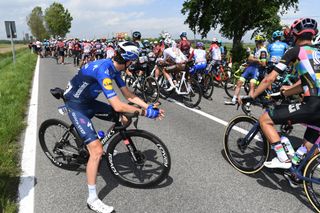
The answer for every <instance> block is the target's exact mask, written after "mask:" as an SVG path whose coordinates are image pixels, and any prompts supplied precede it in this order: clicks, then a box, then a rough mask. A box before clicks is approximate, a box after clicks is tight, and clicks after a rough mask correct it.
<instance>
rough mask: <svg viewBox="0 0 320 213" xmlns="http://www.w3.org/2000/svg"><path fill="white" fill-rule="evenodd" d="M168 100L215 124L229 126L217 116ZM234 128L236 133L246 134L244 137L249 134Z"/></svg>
mask: <svg viewBox="0 0 320 213" xmlns="http://www.w3.org/2000/svg"><path fill="white" fill-rule="evenodd" d="M167 100H168V101H170V102H173V103H175V104H177V105H179V106H182V107H184V108H186V109H188V110H191V111H193V112H195V113H198V114H200V115H202V116H204V117H206V118H209V119H210V120H213V121H215V122H217V123H219V124H222V125H223V126H228V122H227V121H224V120H222V119H220V118H217V117H215V116H213V115H210V114H208V113H206V112H203V111H201V110H198V109H193V108H189V107H186V106H185V105H184V104H182V103H180V102H178V101H176V100H174V99H172V98H168V99H167ZM232 128H233V129H234V130H236V131H238V132H240V133H242V134H244V135H246V134H248V131H247V130H245V129H242V128H240V127H237V126H234V127H232Z"/></svg>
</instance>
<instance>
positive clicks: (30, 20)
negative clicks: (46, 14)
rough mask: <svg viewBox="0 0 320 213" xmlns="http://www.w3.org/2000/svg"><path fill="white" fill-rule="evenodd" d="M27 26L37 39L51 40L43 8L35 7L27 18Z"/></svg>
mask: <svg viewBox="0 0 320 213" xmlns="http://www.w3.org/2000/svg"><path fill="white" fill-rule="evenodd" d="M27 24H28V26H29V28H30V30H31V33H32V35H34V36H35V37H36V38H37V39H39V40H43V39H45V38H49V34H48V32H47V30H46V28H45V26H44V18H43V13H42V9H41V7H35V8H33V10H32V11H31V13H30V15H29V16H27Z"/></svg>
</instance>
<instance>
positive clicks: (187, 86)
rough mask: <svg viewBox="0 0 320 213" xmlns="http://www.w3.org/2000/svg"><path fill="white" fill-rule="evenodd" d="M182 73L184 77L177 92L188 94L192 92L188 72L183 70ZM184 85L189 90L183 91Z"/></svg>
mask: <svg viewBox="0 0 320 213" xmlns="http://www.w3.org/2000/svg"><path fill="white" fill-rule="evenodd" d="M181 73H182V77H181V79H180V84H179V87H178V88H176V93H177V94H178V95H187V94H189V93H190V90H191V88H190V86H189V84H188V83H187V81H186V72H185V71H182V72H181ZM182 86H184V87H185V88H186V90H187V91H186V92H181V88H182Z"/></svg>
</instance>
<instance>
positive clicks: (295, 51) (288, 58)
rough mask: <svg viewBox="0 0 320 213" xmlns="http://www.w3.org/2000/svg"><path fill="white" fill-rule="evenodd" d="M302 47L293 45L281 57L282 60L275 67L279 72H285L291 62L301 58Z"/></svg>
mask: <svg viewBox="0 0 320 213" xmlns="http://www.w3.org/2000/svg"><path fill="white" fill-rule="evenodd" d="M299 52H300V47H293V48H291V49H289V50H288V51H287V52H286V53H285V54H284V55H283V57H282V58H281V60H280V62H279V63H278V64H277V65H276V66H275V67H274V70H275V71H276V72H278V73H280V74H281V73H283V72H284V71H285V70H286V69H287V67H288V65H289V64H290V63H291V62H294V61H296V60H297V59H298V58H299Z"/></svg>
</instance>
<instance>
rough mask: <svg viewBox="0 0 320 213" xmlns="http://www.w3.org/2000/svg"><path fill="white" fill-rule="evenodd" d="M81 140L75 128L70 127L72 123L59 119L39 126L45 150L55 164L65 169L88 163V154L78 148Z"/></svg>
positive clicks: (47, 121) (72, 168) (40, 139)
mask: <svg viewBox="0 0 320 213" xmlns="http://www.w3.org/2000/svg"><path fill="white" fill-rule="evenodd" d="M80 141H81V139H80V138H79V136H78V134H77V133H76V131H75V129H73V128H71V129H70V125H68V124H66V123H65V122H63V121H60V120H57V119H49V120H46V121H44V122H43V123H42V124H41V126H40V128H39V142H40V145H41V148H42V150H43V152H44V153H45V154H46V156H47V157H48V158H49V160H50V161H51V162H52V163H53V164H54V165H55V166H57V167H60V168H63V169H67V170H75V169H77V168H78V167H79V166H80V165H81V164H82V163H86V159H87V158H86V157H88V156H87V154H86V153H85V152H84V151H80V150H81V149H80V148H78V144H80V143H81V142H80ZM82 157H84V158H83V161H82V162H81V159H82Z"/></svg>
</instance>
